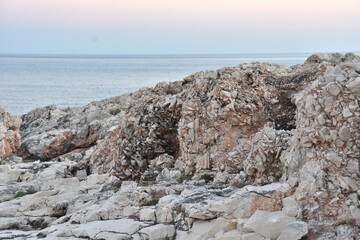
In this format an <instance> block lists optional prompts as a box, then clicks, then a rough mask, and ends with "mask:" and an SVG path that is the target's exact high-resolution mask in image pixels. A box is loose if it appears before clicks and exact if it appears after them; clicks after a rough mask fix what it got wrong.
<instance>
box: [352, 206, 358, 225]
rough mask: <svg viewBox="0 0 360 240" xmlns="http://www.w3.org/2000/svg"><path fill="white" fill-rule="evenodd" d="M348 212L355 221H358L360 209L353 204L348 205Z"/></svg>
mask: <svg viewBox="0 0 360 240" xmlns="http://www.w3.org/2000/svg"><path fill="white" fill-rule="evenodd" d="M350 212H351V216H353V218H354V219H355V220H356V222H358V223H360V209H359V208H357V207H355V206H350Z"/></svg>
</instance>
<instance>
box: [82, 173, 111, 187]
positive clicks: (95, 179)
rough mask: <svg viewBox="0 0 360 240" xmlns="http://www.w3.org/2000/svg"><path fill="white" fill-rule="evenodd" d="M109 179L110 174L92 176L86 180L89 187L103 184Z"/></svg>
mask: <svg viewBox="0 0 360 240" xmlns="http://www.w3.org/2000/svg"><path fill="white" fill-rule="evenodd" d="M108 178H109V174H100V175H99V174H91V175H89V176H87V178H86V184H87V185H96V184H103V183H104V182H105V181H106V180H107V179H108Z"/></svg>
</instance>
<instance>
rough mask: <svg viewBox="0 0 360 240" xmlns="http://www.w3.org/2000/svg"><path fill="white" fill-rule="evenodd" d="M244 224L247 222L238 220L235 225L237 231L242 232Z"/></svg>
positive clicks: (241, 219)
mask: <svg viewBox="0 0 360 240" xmlns="http://www.w3.org/2000/svg"><path fill="white" fill-rule="evenodd" d="M246 222H247V219H244V218H240V219H238V222H237V225H236V227H237V229H239V230H240V231H244V225H245V223H246Z"/></svg>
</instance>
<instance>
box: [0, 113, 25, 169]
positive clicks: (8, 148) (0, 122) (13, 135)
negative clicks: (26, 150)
mask: <svg viewBox="0 0 360 240" xmlns="http://www.w3.org/2000/svg"><path fill="white" fill-rule="evenodd" d="M20 125H21V118H19V117H16V116H15V117H13V116H11V115H10V114H9V113H8V112H5V110H4V108H2V107H1V106H0V162H1V161H2V160H3V159H5V158H8V157H10V156H12V155H14V154H16V153H17V151H18V150H19V147H20V134H19V128H20Z"/></svg>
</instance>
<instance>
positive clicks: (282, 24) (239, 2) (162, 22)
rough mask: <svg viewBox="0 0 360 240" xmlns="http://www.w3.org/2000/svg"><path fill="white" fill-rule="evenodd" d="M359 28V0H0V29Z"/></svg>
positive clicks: (254, 30) (302, 30)
mask: <svg viewBox="0 0 360 240" xmlns="http://www.w3.org/2000/svg"><path fill="white" fill-rule="evenodd" d="M359 26H360V0H0V30H1V28H3V29H5V28H7V29H8V28H12V29H14V31H15V29H16V28H42V27H44V28H54V29H56V28H67V27H68V28H76V27H78V28H92V29H94V31H95V30H96V29H99V30H101V29H112V30H113V31H121V30H122V29H128V30H129V29H133V30H142V29H143V30H144V29H145V30H156V31H164V34H165V31H167V30H172V31H176V30H179V31H185V30H189V29H191V30H192V31H197V32H201V31H204V32H206V33H208V34H209V35H210V33H211V32H210V31H212V30H214V29H221V30H222V31H228V32H229V34H230V35H231V34H234V33H232V32H237V31H238V32H243V33H244V35H245V34H254V35H255V36H254V37H262V32H269V31H274V34H278V35H285V34H286V32H287V31H291V32H292V34H293V33H297V34H299V36H301V35H303V34H309V33H318V32H319V31H321V32H323V33H324V36H325V35H326V36H331V34H335V33H336V32H337V33H339V34H348V33H351V32H353V31H358V32H359V28H360V27H359ZM354 34H355V33H354ZM355 37H359V34H355ZM355 37H354V36H353V38H355ZM356 40H359V39H356ZM0 50H1V49H0ZM359 50H360V47H359Z"/></svg>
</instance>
